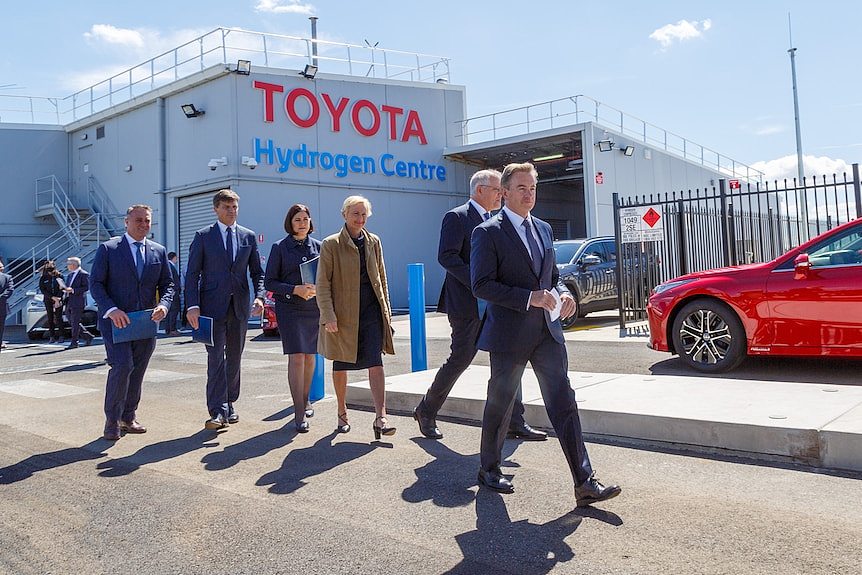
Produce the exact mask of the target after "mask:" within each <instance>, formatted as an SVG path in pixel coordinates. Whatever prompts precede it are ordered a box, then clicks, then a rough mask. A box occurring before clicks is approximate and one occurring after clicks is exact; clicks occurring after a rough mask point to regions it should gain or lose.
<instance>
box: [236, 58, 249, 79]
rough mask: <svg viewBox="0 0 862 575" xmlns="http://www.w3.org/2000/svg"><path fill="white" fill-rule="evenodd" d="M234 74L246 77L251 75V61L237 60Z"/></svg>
mask: <svg viewBox="0 0 862 575" xmlns="http://www.w3.org/2000/svg"><path fill="white" fill-rule="evenodd" d="M236 73H237V74H239V75H240V76H248V75H249V74H251V60H237V61H236Z"/></svg>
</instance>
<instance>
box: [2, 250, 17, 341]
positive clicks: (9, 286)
mask: <svg viewBox="0 0 862 575" xmlns="http://www.w3.org/2000/svg"><path fill="white" fill-rule="evenodd" d="M3 269H4V267H3V262H0V349H3V348H4V347H5V346H6V344H5V343H4V342H3V332H4V331H5V330H6V315H7V314H8V313H9V298H10V297H12V292H13V291H15V282H13V281H12V276H10V275H9V274H4V273H3Z"/></svg>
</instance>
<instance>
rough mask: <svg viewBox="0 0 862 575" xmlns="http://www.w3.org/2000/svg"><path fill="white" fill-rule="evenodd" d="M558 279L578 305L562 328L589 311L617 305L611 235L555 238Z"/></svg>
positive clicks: (614, 253) (613, 249) (615, 268)
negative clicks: (577, 238) (575, 238)
mask: <svg viewBox="0 0 862 575" xmlns="http://www.w3.org/2000/svg"><path fill="white" fill-rule="evenodd" d="M554 251H555V252H556V255H557V268H558V269H559V270H560V279H561V280H562V281H563V283H564V284H566V287H567V288H569V291H571V292H572V295H573V296H574V298H575V304H576V306H577V309H576V312H575V314H574V315H572V316H571V317H570V318H568V319H566V320H562V321H561V323H562V326H563V329H568V328H570V327H572V326H573V325H575V322H576V321H577V319H578V318H582V317H584V316H586V315H587V314H588V313H591V312H595V311H602V310H606V309H616V307H617V247H616V243H615V242H614V238H613V237H609V236H602V237H596V238H586V239H579V240H559V241H556V242H554Z"/></svg>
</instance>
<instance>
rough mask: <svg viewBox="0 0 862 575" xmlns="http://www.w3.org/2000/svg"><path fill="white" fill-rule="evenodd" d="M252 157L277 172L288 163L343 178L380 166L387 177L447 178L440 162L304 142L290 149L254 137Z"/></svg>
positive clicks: (283, 170) (375, 171) (412, 178)
mask: <svg viewBox="0 0 862 575" xmlns="http://www.w3.org/2000/svg"><path fill="white" fill-rule="evenodd" d="M254 159H255V161H256V162H257V163H258V164H260V165H264V164H268V165H270V166H276V170H277V171H278V173H280V174H283V173H285V172H287V171H288V170H290V168H291V166H292V167H294V168H303V169H307V170H316V169H320V170H324V171H330V170H333V171H334V172H335V176H336V177H338V178H345V177H347V176H348V175H349V174H376V173H377V170H378V169H379V170H380V173H381V174H383V175H384V176H387V177H395V178H405V179H410V180H436V181H438V182H445V181H446V166H443V165H441V164H429V163H426V162H425V161H424V160H419V161H418V162H416V161H412V160H410V159H402V158H397V157H396V156H395V155H393V154H389V153H386V154H381V155H380V157H379V158H374V157H371V156H357V155H348V154H343V153H333V152H330V151H325V150H309V149H308V145H307V144H305V143H302V144H300V145H299V146H297V147H295V148H293V149H291V148H283V147H280V146H276V145H275V143H274V142H273V141H272V140H266V142H265V143H264V142H262V141H261V139H260V138H255V139H254Z"/></svg>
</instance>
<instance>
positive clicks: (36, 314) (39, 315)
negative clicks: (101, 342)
mask: <svg viewBox="0 0 862 575" xmlns="http://www.w3.org/2000/svg"><path fill="white" fill-rule="evenodd" d="M27 295H28V296H29V297H30V299H29V301H28V302H27V306H26V307H25V308H24V327H25V328H26V330H27V338H28V339H29V340H30V341H39V340H41V339H42V338H43V337H45V335H46V334H47V333H48V313H47V312H46V311H45V304H44V303H42V294H41V293H34V292H30V293H28V294H27ZM98 314H99V312H98V309H97V308H96V302H95V300H93V297H92V296H91V295H90V294H89V293H87V302H86V305H85V306H84V315H83V316H82V317H81V324H83V326H84V327H85V328H87V331H88V332H90V333H92V334H93V335H99V326H98ZM71 336H72V329H71V327H70V326H69V318H67V317H66V314H65V313H63V337H65V338H68V337H71Z"/></svg>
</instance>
